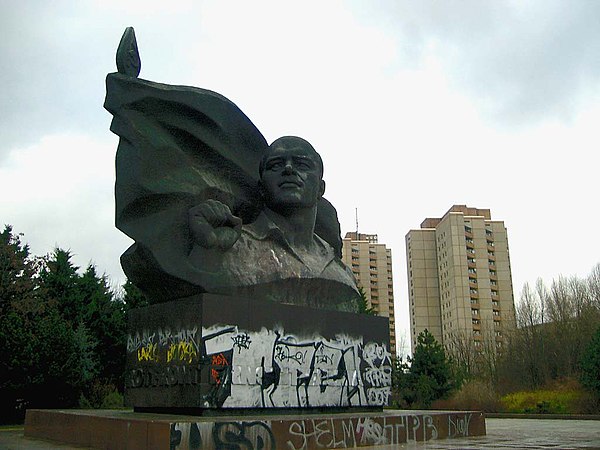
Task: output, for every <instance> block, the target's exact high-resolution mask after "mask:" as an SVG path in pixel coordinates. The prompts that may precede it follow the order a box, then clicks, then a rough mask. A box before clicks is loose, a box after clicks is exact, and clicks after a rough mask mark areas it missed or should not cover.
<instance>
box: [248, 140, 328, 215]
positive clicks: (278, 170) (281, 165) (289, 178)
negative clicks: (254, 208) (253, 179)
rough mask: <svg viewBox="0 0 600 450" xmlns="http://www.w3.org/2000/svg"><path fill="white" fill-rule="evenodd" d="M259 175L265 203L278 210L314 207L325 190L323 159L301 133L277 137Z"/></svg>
mask: <svg viewBox="0 0 600 450" xmlns="http://www.w3.org/2000/svg"><path fill="white" fill-rule="evenodd" d="M259 175H260V184H261V188H262V191H263V194H264V198H265V204H266V205H267V206H268V207H269V208H271V209H272V210H274V211H288V212H289V211H291V210H294V209H304V208H311V207H314V206H316V204H317V201H318V200H319V199H320V198H321V197H322V196H323V193H324V192H325V182H324V181H323V161H322V160H321V157H320V156H319V154H318V153H317V152H316V150H315V149H314V148H313V146H312V145H310V144H309V143H308V142H307V141H305V140H304V139H302V138H299V137H295V136H284V137H281V138H279V139H277V140H275V141H274V142H273V143H272V144H271V145H270V146H269V149H268V150H267V152H266V153H265V155H264V156H263V158H262V160H261V162H260V168H259Z"/></svg>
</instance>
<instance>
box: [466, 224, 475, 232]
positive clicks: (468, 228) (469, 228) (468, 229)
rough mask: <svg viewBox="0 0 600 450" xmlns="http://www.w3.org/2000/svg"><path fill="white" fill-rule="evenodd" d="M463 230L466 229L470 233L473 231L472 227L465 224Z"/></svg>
mask: <svg viewBox="0 0 600 450" xmlns="http://www.w3.org/2000/svg"><path fill="white" fill-rule="evenodd" d="M465 231H466V232H467V233H471V232H472V231H473V229H472V228H471V227H469V226H467V225H465Z"/></svg>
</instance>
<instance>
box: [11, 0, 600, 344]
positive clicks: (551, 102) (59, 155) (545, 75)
mask: <svg viewBox="0 0 600 450" xmlns="http://www.w3.org/2000/svg"><path fill="white" fill-rule="evenodd" d="M0 8H1V10H0V30H2V31H0V37H1V39H0V86H1V87H0V89H1V90H2V95H0V137H1V139H0V192H1V193H2V194H1V196H0V219H1V221H2V222H3V223H5V224H12V225H13V227H14V231H16V232H20V233H24V235H25V236H24V241H25V242H28V243H29V244H30V245H31V249H32V252H33V253H34V254H37V255H42V254H45V253H47V252H50V251H52V249H53V248H54V247H55V246H59V247H61V248H67V249H71V251H72V252H73V254H74V255H75V262H76V264H78V265H80V266H82V267H83V266H86V265H87V264H88V263H90V262H92V263H94V264H95V265H96V266H97V267H98V269H99V270H100V271H101V272H106V273H107V274H108V275H109V276H110V278H111V279H112V280H114V282H115V283H120V282H122V281H123V278H124V276H123V274H122V271H121V269H120V266H119V262H118V259H119V255H120V254H121V253H122V252H123V251H124V250H125V249H126V248H127V247H128V246H129V244H130V240H129V239H128V238H127V237H126V236H124V235H123V234H121V233H120V232H119V231H118V230H116V229H115V228H114V199H113V183H114V156H115V151H116V147H117V141H118V140H117V137H116V136H114V135H113V134H111V133H110V131H109V125H110V120H111V116H110V115H109V114H108V112H106V111H105V110H104V109H103V108H102V104H103V101H104V95H105V87H104V78H105V76H106V74H107V73H109V72H114V71H116V66H115V52H116V49H117V46H118V43H119V40H120V38H121V34H122V33H123V31H124V29H125V28H126V27H127V26H133V27H134V28H135V31H136V35H137V41H138V46H139V50H140V55H141V60H142V71H141V74H140V78H144V79H147V80H152V81H156V82H161V83H168V84H184V85H193V86H198V87H202V88H206V89H210V90H213V91H217V92H219V93H221V94H223V95H225V96H226V97H228V98H229V99H230V100H232V101H233V102H234V103H236V104H237V105H238V106H239V107H240V108H241V109H242V111H244V112H245V113H246V115H247V116H248V117H249V118H250V119H251V120H252V121H253V122H254V124H255V125H256V126H257V127H258V128H259V129H260V130H261V132H262V133H263V134H264V136H265V137H266V139H267V141H269V142H271V141H273V140H275V139H276V138H277V137H279V136H282V135H290V134H292V135H298V136H302V137H304V138H306V139H307V140H309V141H310V142H311V143H312V144H313V145H314V146H315V148H316V149H317V151H319V152H320V153H321V155H322V157H323V160H324V163H325V179H326V182H327V192H326V197H327V198H328V199H329V200H330V201H331V202H332V203H333V204H334V205H335V206H336V208H337V210H338V214H339V217H340V221H341V226H342V231H343V232H345V231H352V230H354V229H355V208H358V215H359V229H360V231H361V232H365V233H377V234H378V235H379V240H380V242H382V243H385V244H386V245H387V246H388V247H390V248H392V252H393V264H394V290H395V296H396V308H397V322H398V323H397V327H398V332H399V334H406V335H407V336H408V329H409V328H408V327H409V322H408V301H407V288H406V261H405V247H404V236H405V234H406V233H407V232H408V230H410V229H413V228H418V227H419V224H420V223H421V221H422V220H423V219H424V218H425V217H440V216H441V215H443V214H444V213H445V212H446V211H447V210H448V209H449V208H450V206H452V205H453V204H467V205H469V206H473V207H479V208H490V209H491V211H492V218H493V219H497V220H503V221H504V222H505V224H506V227H507V228H508V237H509V244H510V251H511V263H512V270H513V283H514V289H515V298H516V299H518V297H519V293H520V291H521V288H522V286H523V283H525V282H535V280H536V278H538V277H542V278H543V279H544V280H546V281H547V282H550V281H551V280H552V279H553V278H556V277H558V276H559V275H561V274H562V275H565V276H571V275H577V276H580V277H585V276H587V275H588V273H589V272H590V271H591V270H592V268H593V266H594V265H595V264H597V263H598V262H600V251H599V250H600V243H599V241H598V240H597V239H595V236H597V235H598V232H599V230H598V227H599V224H600V208H599V201H598V192H599V189H598V176H597V173H598V170H599V164H598V158H597V152H598V150H599V148H600V146H599V138H598V129H599V124H598V120H599V119H600V102H599V100H600V81H599V75H600V2H597V1H592V0H588V1H584V0H570V1H566V0H563V1H552V0H538V1H523V0H519V1H514V2H508V1H482V0H473V1H466V0H465V1H416V0H415V1H399V0H390V1H379V2H368V1H360V2H359V1H345V2H343V1H314V2H313V1H303V2H283V1H272V2H262V1H252V2H249V1H239V2H226V1H197V0H196V1H194V0H178V1H174V2H166V1H164V0H161V1H156V0H144V1H123V0H119V1H116V0H101V1H100V0H99V1H53V2H48V1H27V0H23V1H19V2H15V1H10V0H0Z"/></svg>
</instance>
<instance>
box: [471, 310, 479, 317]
mask: <svg viewBox="0 0 600 450" xmlns="http://www.w3.org/2000/svg"><path fill="white" fill-rule="evenodd" d="M471 315H472V316H478V315H479V310H478V309H471Z"/></svg>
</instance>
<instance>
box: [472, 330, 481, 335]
mask: <svg viewBox="0 0 600 450" xmlns="http://www.w3.org/2000/svg"><path fill="white" fill-rule="evenodd" d="M473 336H481V331H480V330H473Z"/></svg>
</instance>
